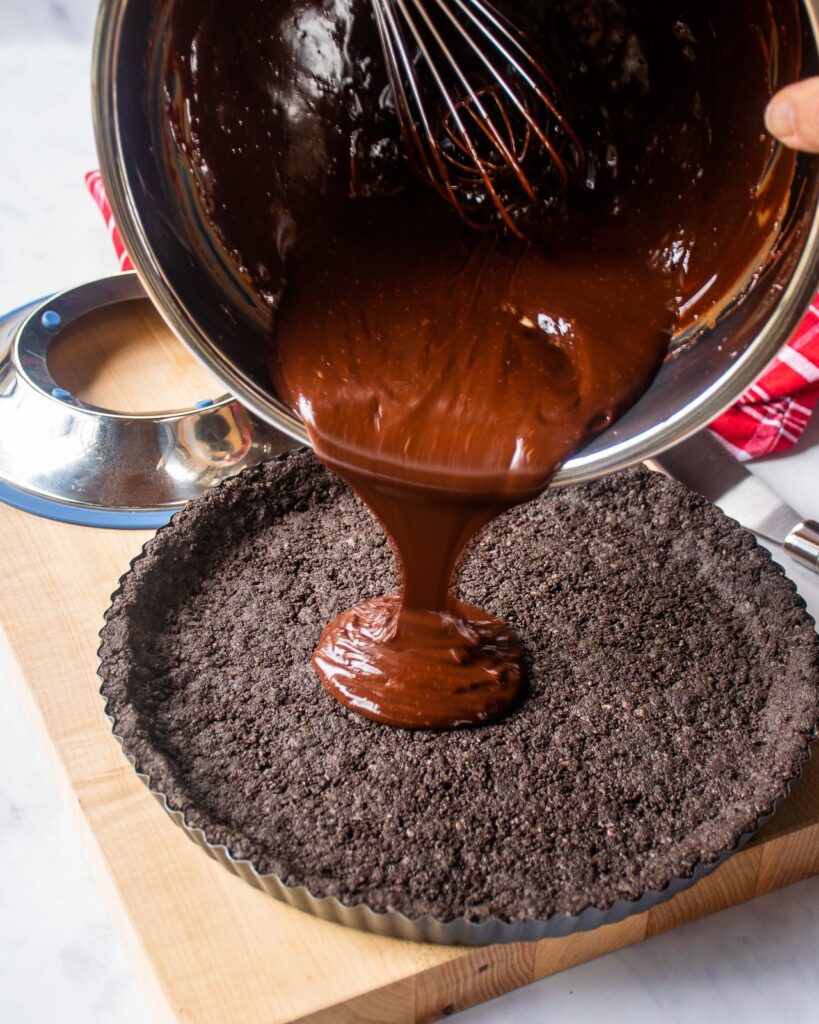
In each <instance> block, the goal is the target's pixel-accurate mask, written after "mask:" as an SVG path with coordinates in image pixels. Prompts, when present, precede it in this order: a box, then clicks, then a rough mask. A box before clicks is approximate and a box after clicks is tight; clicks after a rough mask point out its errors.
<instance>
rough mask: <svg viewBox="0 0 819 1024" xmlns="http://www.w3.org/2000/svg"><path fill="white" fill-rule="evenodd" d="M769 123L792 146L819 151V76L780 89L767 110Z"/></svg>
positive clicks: (766, 124) (770, 127) (773, 131)
mask: <svg viewBox="0 0 819 1024" xmlns="http://www.w3.org/2000/svg"><path fill="white" fill-rule="evenodd" d="M765 127H766V128H767V129H768V131H769V132H770V133H771V135H773V136H775V137H776V138H777V139H779V141H780V142H783V143H784V144H785V145H786V146H789V147H790V148H791V149H801V150H804V151H805V152H806V153H819V78H806V79H805V80H804V81H803V82H796V83H795V84H794V85H789V86H788V87H787V88H785V89H783V90H782V91H781V92H778V93H777V94H776V96H774V98H773V99H772V100H771V102H770V103H769V104H768V109H767V110H766V111H765Z"/></svg>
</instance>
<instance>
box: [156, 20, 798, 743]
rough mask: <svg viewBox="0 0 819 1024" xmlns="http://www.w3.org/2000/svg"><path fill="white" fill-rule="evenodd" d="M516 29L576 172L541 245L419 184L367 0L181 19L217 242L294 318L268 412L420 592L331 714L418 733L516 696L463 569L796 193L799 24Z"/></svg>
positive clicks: (730, 282)
mask: <svg viewBox="0 0 819 1024" xmlns="http://www.w3.org/2000/svg"><path fill="white" fill-rule="evenodd" d="M499 6H500V7H501V8H502V9H503V10H504V11H505V12H506V13H508V14H509V15H510V16H511V17H513V18H514V19H515V21H516V24H517V25H518V26H519V27H520V28H521V30H522V31H523V32H524V33H525V35H526V37H527V39H528V40H529V41H530V43H531V45H532V46H534V47H536V48H537V50H538V52H539V53H540V54H541V55H542V58H541V59H542V61H543V63H544V65H545V66H546V67H547V68H548V69H549V71H550V73H551V74H552V75H553V77H554V78H555V80H556V82H557V85H558V87H559V89H560V92H561V95H562V97H563V100H564V109H565V111H566V113H567V115H568V117H569V119H570V121H571V124H572V126H573V128H574V131H575V132H576V134H577V136H578V138H579V139H580V142H581V145H582V147H583V151H584V158H585V159H584V160H583V161H582V162H581V161H578V162H577V165H576V169H575V174H574V181H573V182H572V184H571V187H570V188H569V189H568V190H567V191H566V192H565V194H564V193H562V192H561V193H560V194H555V196H553V197H552V199H553V201H550V202H548V203H545V204H544V205H543V207H542V208H530V209H527V210H525V211H522V213H521V217H525V220H526V233H527V235H528V236H529V237H528V239H527V240H522V239H520V238H517V237H515V236H513V235H512V234H510V233H509V232H508V231H504V230H502V229H501V227H502V226H501V225H500V224H498V225H496V226H492V225H490V230H487V231H483V232H480V231H475V230H474V229H472V228H469V227H467V226H466V225H465V224H464V223H463V222H462V221H461V220H460V219H459V217H458V216H457V214H456V212H455V211H454V210H453V209H452V208H451V207H450V206H449V205H448V204H447V203H445V202H444V201H443V200H442V199H441V198H440V197H439V196H438V195H437V194H436V193H435V192H434V191H433V190H432V189H430V188H429V187H428V186H426V185H425V184H424V183H422V182H420V181H417V180H416V179H415V177H414V175H413V173H412V171H411V169H410V167H409V164H408V161H407V159H406V156H405V154H404V151H403V147H402V141H401V136H400V132H399V128H398V122H397V119H396V116H395V111H394V108H393V102H392V94H391V91H390V89H389V85H388V82H387V76H386V71H385V69H384V64H383V60H382V57H381V52H380V48H379V41H378V36H377V32H376V28H375V23H374V19H373V16H372V10H371V4H370V0H322V2H319V0H306V2H305V0H300V2H298V3H296V2H288V0H281V2H277V0H237V2H234V3H232V4H230V5H225V4H222V3H219V2H218V0H207V2H194V0H174V2H173V5H172V11H171V30H172V45H171V47H170V53H171V57H170V59H169V60H168V64H167V68H166V76H167V90H166V95H167V97H168V101H167V113H168V116H169V117H170V119H171V122H172V124H173V128H174V135H175V139H176V143H177V145H178V146H179V147H180V149H181V150H182V151H183V152H184V154H185V156H186V160H187V165H188V168H189V170H190V173H191V175H192V176H193V178H194V181H195V183H196V187H197V190H198V193H199V196H200V199H201V203H202V206H203V209H204V211H205V214H206V216H207V218H208V220H209V221H210V223H211V225H212V227H213V229H214V231H215V233H216V235H217V236H218V238H219V239H220V241H221V244H222V245H223V246H224V248H225V250H226V252H227V253H229V254H230V256H231V258H232V259H233V261H234V262H235V264H236V266H237V267H238V268H239V270H240V272H241V273H242V274H243V275H244V276H245V278H246V280H247V281H248V283H249V284H250V285H251V286H252V287H253V288H254V289H255V290H256V292H257V293H258V294H259V295H260V296H261V297H262V298H263V299H264V301H266V302H268V303H269V304H270V305H271V306H272V307H275V309H276V320H275V338H271V348H270V354H269V366H270V371H271V375H272V379H273V381H274V383H275V386H276V390H277V392H278V393H279V395H280V396H281V397H282V398H284V399H285V400H286V401H287V402H288V403H289V404H290V405H291V406H292V407H293V408H294V409H295V410H296V411H297V412H298V414H299V415H300V416H301V418H302V419H303V421H304V423H305V425H306V427H307V430H308V432H309V435H310V438H311V441H312V443H313V446H314V449H315V451H316V453H317V455H318V456H319V458H321V459H322V461H324V462H325V463H326V464H327V465H328V466H329V467H330V468H332V469H334V470H335V471H336V472H338V473H339V474H340V475H341V476H343V477H344V478H345V479H346V480H347V481H348V482H349V483H350V484H351V485H352V486H353V487H354V488H355V489H356V490H357V491H358V492H359V494H361V496H362V497H363V498H364V500H365V501H366V503H367V505H368V506H369V507H370V509H371V510H372V511H373V513H374V514H375V515H376V516H377V517H378V518H379V520H380V521H381V523H382V524H383V525H384V527H385V529H386V530H387V532H388V534H389V536H390V537H391V539H392V541H393V545H394V547H395V549H396V553H397V558H398V564H399V566H400V569H401V574H400V575H401V579H402V587H401V592H400V594H399V595H395V596H388V597H385V598H383V599H377V600H373V601H368V602H367V603H366V604H365V605H362V606H358V607H356V608H353V609H351V610H349V611H348V612H345V613H343V614H342V615H340V616H339V617H338V618H337V619H336V620H334V622H333V623H331V624H330V625H329V626H328V628H327V630H326V631H325V633H324V636H323V638H322V640H321V643H320V644H319V647H318V650H317V652H316V655H315V659H314V663H315V665H316V667H317V669H318V671H319V672H320V674H321V676H322V678H323V680H324V684H325V687H326V688H327V689H328V691H329V692H330V693H332V694H333V695H334V696H335V697H337V698H338V699H340V700H342V701H343V702H344V703H346V704H347V705H348V706H350V707H352V708H354V709H355V710H357V711H359V712H361V713H363V714H366V715H368V716H370V717H372V718H376V719H378V720H381V721H386V722H390V723H392V724H395V725H402V726H406V727H435V728H444V727H452V726H455V725H461V724H475V723H480V722H483V721H489V720H491V719H493V718H496V717H498V716H500V715H501V714H503V713H504V712H505V711H506V710H507V709H508V708H509V707H510V706H511V704H513V703H514V702H515V701H516V700H517V699H519V697H520V695H521V692H522V685H523V682H524V672H523V669H522V666H521V663H520V655H519V650H518V645H517V641H516V640H515V637H514V636H513V635H512V633H511V631H510V630H509V629H508V628H506V627H505V626H504V625H503V623H501V622H499V621H498V620H497V619H495V618H494V617H493V616H491V615H489V614H487V613H485V612H481V611H480V610H478V609H475V608H470V607H467V606H464V605H461V604H459V603H457V602H456V601H455V600H454V599H453V598H452V597H451V594H450V583H451V579H452V575H453V572H454V570H455V567H456V565H457V561H458V558H459V556H460V554H461V552H462V550H463V548H464V546H465V545H466V544H467V543H468V542H469V540H470V539H471V538H472V537H473V536H474V534H475V533H476V531H477V530H479V529H480V528H481V527H482V526H483V525H484V524H485V523H486V522H488V521H489V520H490V519H492V518H493V517H494V516H496V515H498V514H499V513H500V512H502V511H504V510H506V509H508V508H510V507H512V506H514V505H515V504H518V503H520V502H523V501H527V500H529V499H531V498H532V497H534V496H535V495H536V494H538V493H540V491H542V490H543V489H544V488H545V487H546V486H547V484H548V482H549V479H550V477H551V476H552V474H553V473H554V471H555V470H556V469H557V468H558V467H559V466H560V464H561V463H562V462H563V461H564V460H565V459H566V458H567V457H568V456H569V455H571V454H572V453H573V452H574V451H576V450H577V449H578V448H579V447H581V445H582V444H583V443H584V442H585V441H586V440H588V439H589V438H590V437H591V436H593V435H594V434H595V433H596V432H599V431H600V430H602V429H604V428H606V427H608V426H609V425H610V424H611V423H612V422H613V421H614V420H616V418H617V416H618V415H620V414H621V413H622V412H623V411H625V409H627V408H628V407H629V406H630V405H631V404H632V403H633V402H634V401H635V400H636V399H637V398H638V397H639V395H640V394H641V393H642V392H643V391H644V390H645V389H646V388H647V387H648V385H649V384H650V382H651V380H652V378H653V375H654V374H655V373H656V370H657V368H658V366H659V364H660V363H661V361H662V359H663V358H664V356H665V354H666V352H667V349H668V344H669V340H670V338H671V336H672V334H673V333H674V332H675V331H678V330H680V329H681V328H683V327H685V326H688V325H695V324H698V323H708V322H709V321H711V320H713V318H714V317H716V316H717V315H718V314H719V312H720V311H721V310H722V308H724V307H725V306H726V305H727V304H728V303H730V302H732V301H733V300H734V299H735V298H736V297H737V295H739V294H740V293H741V292H742V290H743V289H744V288H746V287H747V286H748V285H749V283H751V282H752V281H753V278H754V275H755V273H757V272H758V271H759V269H760V268H761V267H762V265H763V264H764V262H765V259H766V257H767V255H768V253H769V252H770V249H771V247H772V245H773V241H774V239H775V238H776V236H777V234H778V232H779V230H780V228H781V222H782V217H783V216H784V213H785V209H786V205H787V200H788V192H789V187H790V183H791V179H792V175H793V169H794V165H793V160H788V159H785V160H776V161H774V160H773V159H772V158H773V156H774V152H775V150H774V143H773V141H772V140H771V139H770V137H768V136H767V135H766V134H765V132H764V129H763V120H762V119H763V112H764V108H765V105H766V103H767V101H768V99H769V98H770V95H771V89H772V87H771V81H772V70H771V69H772V67H773V65H774V63H775V62H776V61H777V59H780V55H781V53H782V49H781V46H780V43H781V40H782V38H783V36H787V35H789V34H790V35H795V34H797V31H798V10H797V4H796V0H782V2H780V3H777V4H776V5H774V6H773V7H772V5H771V4H770V3H769V2H768V0H725V2H723V3H720V4H718V5H715V4H712V3H708V2H704V0H680V2H679V3H678V4H676V5H675V6H674V8H673V10H671V9H669V8H668V6H667V5H662V4H657V3H656V2H654V0H631V2H629V3H622V2H620V0H588V2H585V3H577V2H574V0H555V2H551V3H545V2H535V0H528V2H516V3H511V2H508V3H504V4H499ZM774 12H775V13H774ZM788 52H789V53H790V54H791V57H792V59H794V61H796V59H797V58H798V47H797V46H790V47H789V48H788ZM795 66H796V65H794V67H795ZM779 72H780V75H781V72H782V69H781V68H780V69H779ZM493 228H494V229H493Z"/></svg>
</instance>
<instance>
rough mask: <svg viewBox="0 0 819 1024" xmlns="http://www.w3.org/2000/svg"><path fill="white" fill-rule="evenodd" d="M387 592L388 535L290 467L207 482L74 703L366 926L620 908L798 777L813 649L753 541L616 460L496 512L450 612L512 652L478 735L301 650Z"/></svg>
mask: <svg viewBox="0 0 819 1024" xmlns="http://www.w3.org/2000/svg"><path fill="white" fill-rule="evenodd" d="M394 587H395V581H394V578H393V569H392V557H391V552H390V549H389V545H388V543H387V541H386V539H385V538H384V536H383V534H382V532H381V531H380V529H379V528H378V526H377V525H376V524H375V523H374V522H373V520H372V519H371V517H370V516H369V514H368V513H367V512H366V510H365V509H364V508H363V506H362V505H361V503H360V502H359V501H358V499H357V498H355V497H354V496H353V495H352V493H351V492H350V491H349V490H348V489H347V488H346V487H345V486H344V485H343V484H341V483H340V482H339V481H338V480H337V479H336V478H334V477H332V476H331V475H330V474H328V473H327V472H326V471H325V470H324V469H323V468H322V467H321V466H320V465H319V464H318V462H317V461H316V460H315V459H314V458H313V457H312V456H311V455H310V454H307V453H303V454H299V455H294V456H290V457H287V458H284V459H282V460H280V461H276V462H272V463H268V464H266V465H263V466H260V467H257V468H255V469H252V470H247V471H245V472H244V473H243V474H241V475H240V476H239V477H237V478H234V479H233V480H230V481H228V482H226V483H225V484H223V485H221V486H219V487H217V488H215V489H213V490H211V491H209V492H207V493H206V494H205V495H203V496H202V497H201V498H199V499H197V500H196V501H194V502H192V503H191V504H190V505H188V506H187V507H186V509H185V510H184V511H183V512H181V513H180V514H179V515H177V516H176V517H175V519H174V520H173V522H172V523H171V525H170V526H169V527H166V528H165V529H163V530H161V531H160V532H159V533H158V534H157V535H156V537H154V538H153V539H152V540H151V541H150V542H149V543H148V544H147V545H146V547H145V550H144V552H143V554H142V555H141V556H140V557H139V558H137V559H136V560H135V562H134V564H133V567H132V570H131V571H130V572H129V573H128V574H127V575H126V576H125V577H124V578H123V580H122V583H121V587H120V590H119V591H118V592H117V594H116V595H115V597H114V601H113V604H112V606H111V608H110V609H109V611H108V612H107V613H106V624H105V626H104V628H103V631H102V645H101V648H100V657H101V666H100V675H101V677H102V680H103V686H102V693H103V695H104V697H105V698H106V701H107V712H108V714H109V715H110V716H111V717H112V719H113V721H114V731H115V733H116V734H117V735H118V736H119V737H120V739H121V741H122V744H123V748H124V750H125V753H126V754H127V755H128V756H129V757H130V758H131V759H132V760H133V762H134V764H135V766H136V768H137V770H138V771H139V772H140V773H142V774H144V775H145V776H147V778H148V780H149V784H150V786H151V788H152V790H154V791H155V792H157V793H160V794H163V795H164V797H165V799H166V802H167V805H168V807H169V808H170V809H171V810H174V811H178V812H181V814H183V815H184V820H185V823H186V824H187V825H188V826H189V827H191V828H193V829H201V830H203V832H204V835H205V837H206V838H207V841H208V842H209V843H210V844H213V845H215V846H216V845H222V844H223V845H224V846H226V847H227V848H228V850H229V851H230V854H231V855H232V856H233V857H234V858H237V859H241V860H248V861H250V862H251V864H252V865H253V867H254V868H255V870H256V871H257V872H259V873H260V874H262V875H267V874H270V875H275V876H278V877H279V878H280V879H281V880H282V882H284V884H285V885H286V886H294V887H296V886H304V887H306V888H307V890H309V892H310V893H311V894H312V895H313V896H316V897H335V898H336V899H338V900H339V901H340V902H341V903H342V904H343V905H344V906H348V907H356V906H360V905H365V906H367V907H369V908H370V909H371V910H373V911H375V912H377V913H384V912H393V911H397V912H399V913H400V914H403V915H406V916H407V917H408V918H412V919H415V918H420V917H423V916H426V915H429V916H431V917H432V918H434V919H436V920H438V921H444V922H446V921H452V920H453V919H456V918H464V919H465V920H466V921H468V922H473V923H481V922H486V921H488V920H489V919H491V918H497V919H499V920H500V921H502V922H508V923H515V922H523V921H528V920H532V919H537V920H545V919H547V918H549V917H551V916H552V915H554V914H564V915H577V914H580V913H581V912H583V911H584V910H586V908H589V907H596V908H600V909H605V908H608V907H611V906H612V905H613V904H615V903H617V902H618V901H620V900H636V899H638V898H639V897H640V896H642V895H643V894H644V893H646V892H648V891H650V890H663V889H665V888H666V887H667V886H668V885H669V883H672V882H673V880H675V879H680V878H687V877H689V876H691V875H692V873H693V872H694V871H695V869H697V868H698V867H699V866H701V865H707V864H710V863H713V862H715V861H716V860H717V859H718V858H719V856H720V855H721V854H722V853H724V852H725V851H727V850H729V849H731V848H732V847H734V846H735V845H736V843H737V842H738V840H739V839H740V837H741V836H742V835H743V834H744V833H747V832H749V831H752V830H753V829H754V828H755V827H756V826H757V823H758V821H759V819H760V817H762V816H764V815H766V814H768V813H770V811H771V810H772V809H773V807H774V805H775V803H776V802H777V801H778V800H779V799H781V797H782V796H783V795H784V794H785V792H786V790H787V785H788V783H789V781H790V780H792V779H793V778H794V777H795V776H796V775H797V774H798V773H799V771H800V768H801V765H802V763H803V761H804V760H805V758H806V757H807V753H808V744H809V741H810V739H811V737H812V735H813V732H814V728H815V724H816V720H817V715H819V645H818V644H817V637H816V633H815V631H814V628H813V623H812V621H811V619H810V617H809V616H808V615H807V613H806V611H805V608H804V603H803V602H802V600H801V598H800V597H799V596H798V594H797V593H796V590H795V588H794V587H793V585H792V584H791V583H790V581H789V580H788V579H787V578H786V577H785V576H784V574H783V573H782V571H781V570H780V569H779V568H778V567H777V566H776V565H775V564H774V563H773V562H772V561H771V559H770V557H769V556H768V554H767V552H765V551H764V549H762V548H760V547H759V546H758V545H757V544H756V542H755V540H754V539H753V538H752V537H751V536H750V535H749V534H747V533H746V532H745V531H743V530H741V529H740V528H739V527H738V526H737V525H736V524H735V523H733V522H732V521H730V520H728V519H727V518H726V517H724V516H723V515H722V514H721V513H720V512H719V511H718V510H717V509H715V508H714V507H713V506H711V505H709V504H708V503H707V502H705V501H704V500H702V499H700V498H698V497H696V496H694V495H692V494H691V493H690V492H688V491H687V490H685V488H683V487H682V486H680V485H678V484H676V483H673V482H670V481H667V480H665V479H664V478H662V477H660V476H657V475H654V474H651V473H648V472H647V471H644V470H636V471H631V472H628V473H624V474H620V475H619V476H616V477H612V478H609V479H605V480H601V481H597V482H594V483H591V484H588V485H585V486H582V487H575V488H571V489H567V490H562V491H555V492H548V493H547V494H546V495H544V496H543V497H542V498H540V499H538V500H537V501H535V502H532V503H531V504H529V505H526V506H523V507H522V508H519V509H516V510H515V511H513V512H511V513H509V514H508V515H506V516H504V517H502V518H501V519H499V520H496V521H495V522H494V523H493V524H491V525H490V527H488V528H487V529H486V530H485V531H484V533H483V534H481V536H480V537H479V539H478V541H477V543H476V544H475V545H474V546H473V547H472V549H471V550H470V552H469V553H468V555H467V557H466V559H465V561H464V564H463V566H462V570H461V576H460V586H459V597H461V598H462V599H463V600H465V601H467V602H469V603H470V604H473V605H477V606H479V607H483V608H485V609H486V610H487V611H489V612H491V613H493V614H495V615H498V616H500V617H501V618H503V619H505V620H506V621H507V622H508V623H509V625H510V626H512V628H513V629H514V630H515V632H516V634H517V635H518V637H519V638H520V640H521V642H522V645H523V649H524V653H525V657H526V659H527V664H528V674H529V692H528V694H527V697H526V699H525V700H524V701H523V703H522V704H521V705H520V707H519V708H518V709H517V710H516V711H515V712H513V714H512V715H510V717H509V718H507V719H506V720H505V721H503V722H501V723H498V724H495V725H491V726H487V727H484V728H479V729H470V730H462V731H458V732H454V733H434V732H417V733H411V732H405V731H402V730H397V729H392V728H390V727H387V726H383V725H378V724H375V723H372V722H370V721H368V720H366V719H364V718H361V717H360V716H358V715H355V714H352V713H350V712H348V711H347V710H346V709H344V708H343V707H342V706H341V705H339V704H337V703H336V702H335V701H333V700H332V699H331V698H329V697H328V696H327V695H326V694H325V693H324V691H323V689H322V687H321V684H320V682H319V680H318V679H317V677H316V676H315V674H314V672H313V669H312V667H311V664H310V658H311V655H312V652H313V648H314V647H315V645H316V643H317V641H318V639H319V637H320V635H321V632H322V629H323V627H324V625H325V624H326V622H327V621H329V619H330V618H331V617H333V616H334V615H336V614H337V613H338V612H340V611H342V610H343V609H344V608H346V607H348V606H350V605H352V604H354V603H356V602H358V601H361V600H364V599H366V598H368V597H374V596H376V595H379V594H383V593H386V592H390V591H391V590H392V589H394Z"/></svg>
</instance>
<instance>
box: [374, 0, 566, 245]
mask: <svg viewBox="0 0 819 1024" xmlns="http://www.w3.org/2000/svg"><path fill="white" fill-rule="evenodd" d="M373 7H374V10H375V16H376V21H377V23H378V29H379V33H380V35H381V43H382V47H383V50H384V56H385V58H386V62H387V70H388V72H389V77H390V83H391V85H392V90H393V93H394V95H395V102H396V107H397V111H398V116H399V119H400V122H401V130H402V133H403V136H404V140H405V144H406V146H407V150H408V153H409V155H410V158H411V160H412V162H413V164H414V165H415V167H416V170H417V171H419V172H420V173H421V174H422V175H423V176H424V177H425V178H427V179H428V180H429V181H430V182H431V184H432V185H434V186H435V188H436V189H437V190H438V191H439V192H440V193H441V195H443V196H444V197H445V198H446V199H448V200H449V201H450V202H451V203H452V204H453V206H455V208H456V209H457V211H458V213H459V214H460V215H461V217H462V218H463V219H464V220H465V221H466V222H467V223H469V224H471V225H473V226H474V227H479V228H480V227H486V226H487V225H488V224H489V223H490V221H491V219H492V218H491V217H490V216H489V215H490V214H491V213H492V211H493V210H496V211H497V212H498V213H499V214H500V216H501V218H502V220H503V223H504V224H506V226H507V227H508V228H509V229H510V231H512V232H514V233H515V234H516V235H519V236H521V237H522V236H523V234H524V231H523V230H522V227H521V217H520V214H521V212H522V211H524V210H526V209H527V208H531V206H532V205H533V204H535V205H540V204H541V203H543V202H546V201H548V200H549V199H552V198H554V196H555V194H556V193H559V192H560V191H562V190H565V188H566V187H567V186H568V184H569V176H570V166H571V162H573V163H574V165H575V167H580V166H581V165H582V161H583V155H582V147H581V145H580V142H579V140H578V138H577V136H576V135H575V133H574V132H573V131H572V128H571V126H570V125H569V124H568V122H567V120H566V118H565V116H564V114H563V113H562V111H561V110H560V108H559V105H558V104H559V98H558V93H557V89H556V87H555V84H554V82H553V81H552V79H551V77H550V76H549V75H548V73H547V72H546V71H545V69H544V68H543V66H542V65H541V63H540V62H539V61H538V60H537V59H536V58H535V56H534V55H533V53H532V52H531V50H530V49H529V47H528V45H527V43H526V40H525V38H524V36H523V35H522V34H521V33H520V32H519V31H518V30H517V29H516V28H515V27H514V25H512V24H511V22H510V21H509V20H508V19H507V18H506V17H504V16H503V15H502V14H501V13H500V12H499V11H497V10H496V9H495V8H494V7H492V6H491V5H490V4H489V3H486V2H485V0H373Z"/></svg>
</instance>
